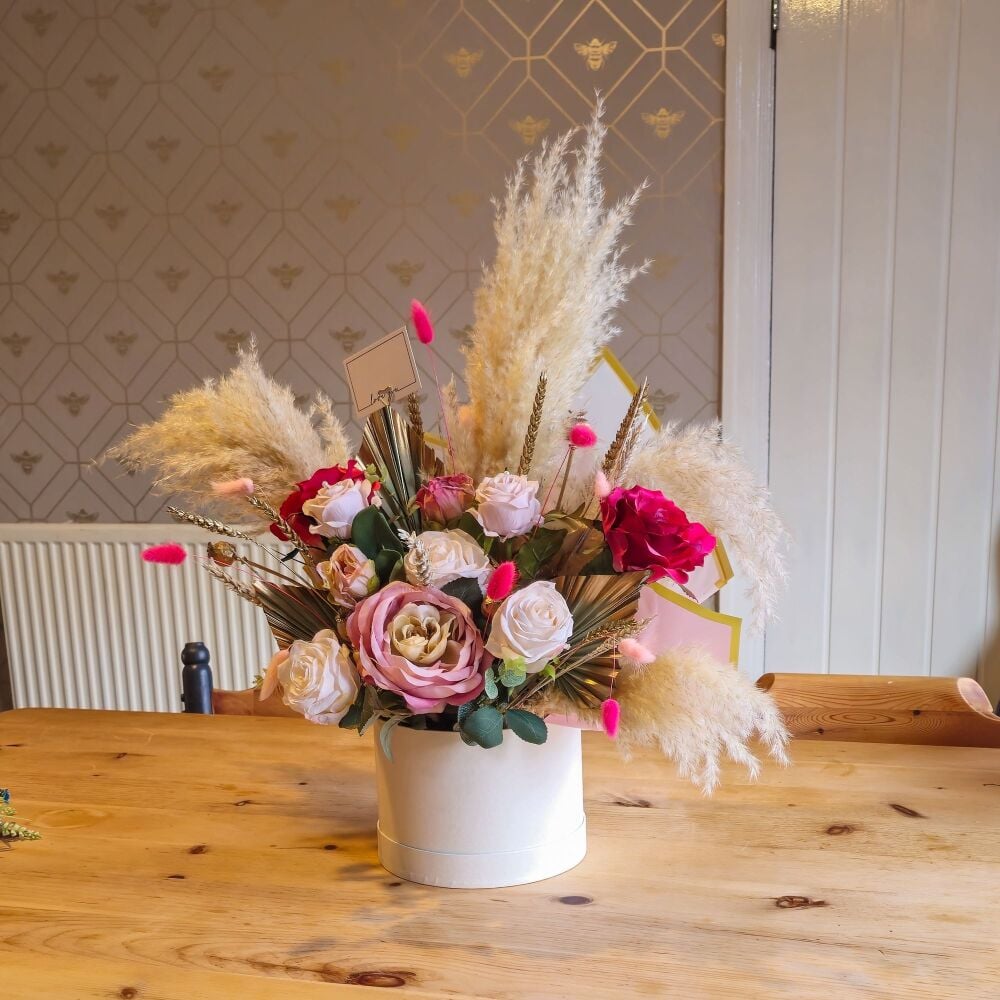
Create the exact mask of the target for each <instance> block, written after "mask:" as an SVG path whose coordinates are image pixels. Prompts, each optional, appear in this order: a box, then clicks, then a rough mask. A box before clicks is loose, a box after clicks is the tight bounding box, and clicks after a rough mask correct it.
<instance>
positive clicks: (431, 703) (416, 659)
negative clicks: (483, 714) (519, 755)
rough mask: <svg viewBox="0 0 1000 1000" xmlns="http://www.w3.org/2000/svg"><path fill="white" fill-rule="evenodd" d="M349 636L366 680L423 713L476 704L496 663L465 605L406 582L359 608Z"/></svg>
mask: <svg viewBox="0 0 1000 1000" xmlns="http://www.w3.org/2000/svg"><path fill="white" fill-rule="evenodd" d="M347 634H348V636H349V637H350V640H351V645H353V646H354V648H355V649H356V650H357V651H358V665H359V667H360V669H361V674H362V676H363V677H364V678H365V679H366V680H368V681H371V682H372V683H374V684H375V685H376V686H377V687H380V688H384V689H385V690H387V691H395V692H396V693H397V694H400V695H402V696H403V699H404V700H405V701H406V704H407V706H408V707H409V708H410V710H411V711H412V712H414V713H415V714H417V715H422V714H424V713H427V712H440V711H441V710H442V709H443V708H444V707H445V705H464V704H465V703H466V702H467V701H471V700H472V699H473V698H475V697H476V695H478V694H479V692H480V691H482V689H483V683H484V680H483V671H484V670H485V668H486V664H487V663H488V662H490V661H491V659H492V658H491V657H489V656H487V655H486V653H485V650H484V647H483V637H482V635H480V633H479V629H477V628H476V626H475V623H474V622H473V620H472V615H471V613H470V612H469V609H468V608H467V607H466V606H465V605H464V604H463V603H462V602H461V601H459V600H457V599H456V598H454V597H449V596H448V595H447V594H445V593H442V592H441V591H440V590H435V589H434V588H433V587H412V586H410V584H408V583H403V582H402V581H397V582H396V583H390V584H389V585H388V586H386V587H384V588H383V589H382V590H379V591H377V592H376V593H374V594H372V596H371V597H368V598H366V599H365V600H363V601H362V602H361V603H360V604H358V606H357V607H356V608H355V609H354V611H353V612H352V614H351V617H350V618H348V619H347ZM484 661H485V662H484Z"/></svg>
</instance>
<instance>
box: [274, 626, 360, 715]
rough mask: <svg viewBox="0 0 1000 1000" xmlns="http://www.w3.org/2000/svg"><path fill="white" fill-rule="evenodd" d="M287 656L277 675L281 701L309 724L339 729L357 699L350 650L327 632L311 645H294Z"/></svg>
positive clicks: (279, 664)
mask: <svg viewBox="0 0 1000 1000" xmlns="http://www.w3.org/2000/svg"><path fill="white" fill-rule="evenodd" d="M287 654H288V655H287V656H285V657H283V658H281V659H280V660H279V662H278V663H277V669H276V671H275V673H276V675H277V677H276V679H277V682H278V684H279V685H280V686H281V699H282V701H284V703H285V704H286V705H287V706H288V707H289V708H291V709H294V710H295V711H296V712H301V713H302V715H304V716H305V717H306V718H307V719H308V720H309V721H310V722H318V723H319V724H320V725H324V726H332V725H336V724H337V723H338V722H340V720H341V719H342V718H343V717H344V716H345V715H346V714H347V710H348V709H349V708H350V707H351V705H352V704H354V699H355V698H357V696H358V690H359V687H358V674H357V671H356V670H355V669H354V663H353V661H352V660H351V653H350V649H349V647H348V646H346V645H343V644H342V643H341V642H340V640H339V639H338V638H337V635H336V633H334V632H333V631H331V630H330V629H328V628H325V629H323V631H322V632H317V633H316V635H315V636H314V637H313V639H312V641H310V642H303V641H302V640H297V641H296V642H293V643H292V644H291V646H289V647H288V650H287ZM279 656H280V654H279ZM275 659H278V657H275ZM262 694H263V692H262Z"/></svg>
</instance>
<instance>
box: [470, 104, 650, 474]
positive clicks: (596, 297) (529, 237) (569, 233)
mask: <svg viewBox="0 0 1000 1000" xmlns="http://www.w3.org/2000/svg"><path fill="white" fill-rule="evenodd" d="M603 110H604V108H603V103H602V102H601V101H598V103H597V107H596V110H595V113H594V117H593V118H592V119H591V122H590V124H589V126H588V127H587V128H586V130H585V131H584V134H583V142H582V144H581V145H580V147H579V148H578V149H575V150H571V146H570V144H571V142H572V139H573V135H574V133H573V132H568V133H566V134H565V135H563V136H561V137H559V138H558V139H556V140H555V141H554V142H552V143H550V144H546V145H545V146H543V148H542V150H541V151H540V152H539V153H538V154H537V155H536V156H535V157H534V159H533V160H532V161H530V162H527V161H521V162H520V163H519V164H518V165H517V167H516V169H515V170H514V173H513V175H512V176H511V178H510V179H509V181H508V184H507V190H506V193H505V195H504V197H503V199H502V200H501V201H500V202H499V204H498V205H497V208H496V219H495V227H494V228H495V231H496V236H497V253H496V257H495V259H494V261H493V263H492V265H491V266H490V267H488V268H487V270H486V271H485V273H484V276H483V282H482V285H481V287H480V288H479V290H478V292H477V293H476V299H475V322H474V324H473V333H472V337H471V343H470V346H469V348H468V350H467V351H466V386H467V388H468V392H469V400H470V405H469V406H468V407H467V408H465V409H464V410H463V414H462V417H461V419H460V421H459V423H458V427H457V428H456V441H455V445H456V450H457V451H458V457H459V465H460V466H461V468H463V469H464V470H465V471H467V472H468V473H469V474H470V475H472V476H473V478H476V479H478V478H480V477H482V475H484V474H492V473H494V472H495V471H496V470H497V469H504V468H508V469H511V468H514V467H515V463H516V462H517V460H518V454H519V451H520V448H521V444H522V438H521V433H522V429H523V428H524V427H525V426H527V424H528V420H529V417H530V413H531V408H532V405H533V396H532V390H531V387H532V386H534V385H535V384H536V380H537V375H538V372H540V371H544V372H546V373H547V375H548V386H547V390H546V406H545V413H544V414H543V416H542V419H541V423H540V427H539V431H538V440H537V444H536V447H535V454H534V458H533V463H532V468H533V470H534V475H535V476H536V477H537V478H545V477H547V476H548V474H549V473H550V472H551V469H552V466H554V465H555V464H557V463H558V461H559V453H560V451H561V447H562V442H563V440H564V438H563V435H562V433H561V432H562V430H563V424H564V423H565V421H566V419H567V416H568V415H569V414H570V413H571V412H572V410H573V407H574V404H575V401H576V399H577V396H578V394H579V392H580V390H581V389H582V388H583V386H584V384H585V383H586V381H587V379H588V378H589V377H590V372H591V370H592V367H593V365H594V363H595V362H596V361H597V359H598V357H599V356H600V352H601V349H602V348H603V347H604V345H605V344H607V343H608V341H610V340H611V339H612V338H613V337H614V336H615V335H616V334H617V333H618V329H617V328H616V327H615V326H614V324H613V322H612V313H613V311H614V309H615V308H616V307H617V306H618V305H619V303H621V302H622V300H623V299H624V298H625V293H626V290H627V288H628V286H629V284H630V282H631V281H632V280H633V279H634V278H635V277H636V275H637V274H639V273H640V272H641V271H643V270H644V269H645V266H646V265H645V264H644V265H642V266H640V267H628V266H625V265H624V264H623V263H622V258H623V254H624V248H623V247H622V246H621V242H620V241H621V236H622V233H623V231H624V228H625V227H626V226H627V225H628V224H629V222H630V221H631V218H632V214H633V211H634V209H635V206H636V204H637V202H638V199H639V197H640V195H641V193H642V188H639V189H637V190H636V191H635V192H633V193H632V194H631V195H630V196H629V197H627V198H625V199H623V200H622V201H619V202H618V203H616V204H614V205H612V206H610V207H607V208H606V207H605V205H604V187H603V184H602V182H601V174H600V161H601V151H602V146H603V142H604V137H605V133H606V128H605V126H604V124H603V122H602V120H601V116H602V114H603Z"/></svg>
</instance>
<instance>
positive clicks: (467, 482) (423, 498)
mask: <svg viewBox="0 0 1000 1000" xmlns="http://www.w3.org/2000/svg"><path fill="white" fill-rule="evenodd" d="M475 495H476V491H475V487H474V486H473V483H472V479H471V478H470V477H469V476H467V475H465V473H459V474H458V475H455V476H435V478H434V479H428V480H427V482H426V483H424V485H423V486H421V487H420V489H419V490H417V495H416V496H415V497H414V498H413V502H414V504H416V506H417V507H419V508H420V510H421V511H422V513H423V514H424V516H425V517H427V518H428V519H429V520H431V521H436V522H437V523H438V524H446V523H447V522H448V521H454V520H455V519H456V518H459V517H461V516H462V514H464V513H465V511H467V510H468V509H469V507H471V506H472V501H473V499H474V498H475Z"/></svg>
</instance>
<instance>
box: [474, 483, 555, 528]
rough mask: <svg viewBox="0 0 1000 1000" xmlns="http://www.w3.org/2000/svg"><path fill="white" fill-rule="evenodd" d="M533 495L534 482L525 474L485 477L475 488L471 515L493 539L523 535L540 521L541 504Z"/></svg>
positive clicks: (536, 489)
mask: <svg viewBox="0 0 1000 1000" xmlns="http://www.w3.org/2000/svg"><path fill="white" fill-rule="evenodd" d="M537 494H538V483H537V482H535V481H534V480H531V479H528V477H527V476H517V475H514V474H513V473H512V472H501V473H500V475H499V476H487V477H486V479H484V480H483V481H482V482H481V483H480V484H479V489H477V490H476V503H477V509H476V510H475V511H473V516H474V517H475V519H476V520H477V521H478V522H479V523H480V524H481V525H482V526H483V531H484V532H485V533H486V534H487V535H490V536H491V537H493V538H503V539H507V538H513V537H514V536H515V535H524V534H527V533H528V532H529V531H531V529H532V528H534V527H535V525H536V524H541V523H542V505H541V503H540V502H539V500H538V496H537Z"/></svg>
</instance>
